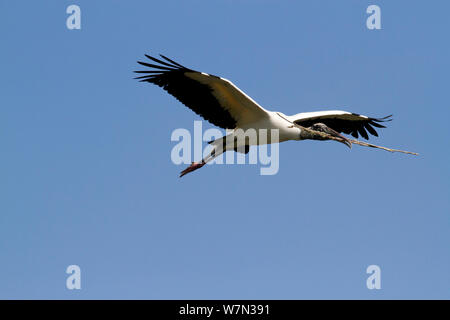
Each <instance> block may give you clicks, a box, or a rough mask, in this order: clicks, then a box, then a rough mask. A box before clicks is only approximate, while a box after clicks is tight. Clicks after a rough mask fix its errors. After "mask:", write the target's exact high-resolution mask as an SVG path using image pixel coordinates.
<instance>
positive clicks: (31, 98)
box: [0, 0, 450, 299]
mask: <svg viewBox="0 0 450 320" xmlns="http://www.w3.org/2000/svg"><path fill="white" fill-rule="evenodd" d="M70 4H77V5H79V6H80V7H81V11H82V25H81V30H68V29H67V28H66V18H67V17H68V15H67V14H66V8H67V6H69V5H70ZM370 4H377V5H379V6H380V8H381V13H382V17H381V19H382V21H381V23H382V30H368V29H367V28H366V18H367V17H368V14H366V8H367V6H368V5H370ZM449 11H450V3H449V2H448V1H443V0H442V1H437V0H436V1H431V2H427V1H380V0H374V1H361V0H351V1H313V0H311V1H253V0H246V1H243V0H242V1H237V0H236V1H231V0H229V1H158V2H157V1H87V0H84V1H81V0H72V1H1V2H0V34H1V42H2V45H1V50H0V59H1V65H2V67H1V72H0V88H1V95H0V105H1V109H0V143H1V149H2V152H1V160H0V163H1V166H0V176H1V180H2V183H1V184H0V188H1V189H0V211H1V213H0V298H27V299H28V298H32V299H34V298H41V299H52V298H58V299H78V298H85V299H93V298H100V299H103V298H105V299H108V298H125V299H131V298H136V299H171V298H177V299H185V298H186V299H188V298H189V299H197V298H199V299H227V298H235V299H240V298H255V299H304V298H325V299H331V298H339V299H348V298H354V299H381V298H383V299H399V298H413V299H416V298H446V299H449V298H450V273H449V270H450V247H449V246H450V232H449V231H450V217H449V214H450V204H449V191H450V183H449V181H450V179H449V178H450V176H449V155H450V153H449V149H448V139H449V134H450V129H449V125H448V121H449V117H450V112H449V110H450V108H449V102H448V91H449V90H448V89H449V88H448V77H449V71H450V70H449V60H448V57H449V56H450V55H449V54H450V52H449V51H450V50H449V49H450V44H449V41H448V31H449V24H448V13H449ZM146 53H147V54H154V55H156V54H159V53H162V54H165V55H167V56H169V57H171V58H173V59H175V60H176V61H178V62H180V63H182V64H185V65H186V66H188V67H191V68H194V69H197V70H200V71H204V72H208V73H212V74H216V75H220V76H223V77H226V78H228V79H230V80H232V81H233V82H234V83H235V84H237V85H238V86H239V87H240V88H241V89H242V90H244V91H245V92H246V93H247V94H249V95H250V96H251V97H253V98H254V99H255V100H256V101H258V102H259V103H260V104H261V105H263V106H264V107H266V108H267V109H270V110H279V111H282V112H284V113H285V114H294V113H297V112H302V111H314V110H326V109H344V110H349V111H352V112H357V113H362V114H366V115H369V116H378V117H379V116H384V115H388V114H391V113H393V114H394V121H392V122H391V123H389V127H388V128H387V129H384V130H381V131H380V137H379V138H375V139H371V140H370V141H371V142H374V143H376V144H380V145H384V146H388V147H396V148H400V149H406V150H411V151H417V152H419V153H420V156H419V157H415V156H409V155H403V154H390V153H388V152H385V151H382V150H375V149H369V148H364V147H359V146H354V148H353V149H352V150H351V151H350V150H349V149H348V148H346V147H345V146H343V145H342V144H339V143H335V142H308V141H305V142H287V143H283V144H281V145H280V153H281V155H280V157H281V159H280V171H279V173H278V174H277V175H274V176H261V175H260V174H259V166H257V165H239V166H237V165H228V166H226V165H221V166H219V165H217V166H208V167H205V168H203V169H201V170H199V171H197V172H195V173H192V174H189V175H188V176H186V177H184V178H182V179H179V178H178V173H179V171H181V170H182V169H184V168H185V166H184V165H181V166H176V165H174V164H173V163H172V162H171V160H170V151H171V149H172V147H173V146H174V145H175V143H174V142H171V141H170V135H171V133H172V131H173V130H174V129H176V128H187V129H191V128H192V127H193V121H194V120H199V119H200V118H199V117H198V116H196V115H195V114H194V113H192V112H191V111H190V110H189V109H187V108H185V107H183V106H182V105H181V104H180V103H179V102H177V101H176V100H175V99H174V98H173V97H171V96H169V95H168V94H166V93H165V92H164V91H163V90H161V89H160V88H157V87H156V86H151V85H149V84H142V83H138V82H137V81H136V80H133V79H132V78H133V76H134V75H133V73H132V71H133V70H136V69H138V67H137V64H136V60H138V59H141V58H142V57H143V55H144V54H146ZM204 126H205V127H211V126H210V125H207V124H206V123H205V124H204ZM71 264H76V265H79V266H80V267H81V271H82V289H81V290H79V291H76V290H72V291H71V290H68V289H66V286H65V283H66V278H67V276H68V275H67V274H66V273H65V270H66V268H67V266H69V265H71ZM372 264H376V265H379V266H380V267H381V272H382V280H381V285H382V289H381V290H368V289H367V288H366V278H367V277H368V275H367V274H366V268H367V266H369V265H372Z"/></svg>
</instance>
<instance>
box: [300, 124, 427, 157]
mask: <svg viewBox="0 0 450 320" xmlns="http://www.w3.org/2000/svg"><path fill="white" fill-rule="evenodd" d="M292 124H293V125H294V126H296V127H298V128H300V129H301V130H305V131H306V132H309V133H311V134H315V135H319V136H321V137H323V138H324V139H329V140H335V141H339V142H342V140H343V139H342V138H339V137H335V136H332V135H330V134H328V133H325V132H320V131H316V130H312V129H310V128H306V127H302V126H300V125H298V124H296V123H292ZM347 140H348V141H349V142H350V143H352V144H358V145H360V146H364V147H370V148H377V149H382V150H386V151H389V152H401V153H406V154H412V155H415V156H418V155H419V154H418V153H416V152H411V151H404V150H398V149H391V148H386V147H382V146H377V145H374V144H371V143H367V142H362V141H358V140H353V139H347Z"/></svg>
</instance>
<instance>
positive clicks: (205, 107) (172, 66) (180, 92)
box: [135, 55, 236, 129]
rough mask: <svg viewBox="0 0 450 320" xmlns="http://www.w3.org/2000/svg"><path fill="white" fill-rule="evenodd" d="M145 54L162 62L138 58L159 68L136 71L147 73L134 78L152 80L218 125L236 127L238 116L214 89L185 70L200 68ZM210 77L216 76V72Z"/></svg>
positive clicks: (145, 64) (152, 66)
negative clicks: (218, 98)
mask: <svg viewBox="0 0 450 320" xmlns="http://www.w3.org/2000/svg"><path fill="white" fill-rule="evenodd" d="M145 56H146V57H147V58H148V59H150V60H152V61H153V62H156V63H159V65H156V64H152V63H147V62H142V61H138V63H139V64H140V65H143V66H145V67H149V68H153V69H157V70H144V71H135V73H141V74H142V73H144V74H145V73H146V74H147V75H144V76H140V77H136V78H135V79H140V81H141V82H149V83H153V84H156V85H157V86H159V87H161V88H163V89H164V90H166V91H167V92H168V93H169V94H171V95H172V96H174V97H175V98H176V99H177V100H178V101H180V102H181V103H183V104H184V105H185V106H187V107H188V108H190V109H191V110H192V111H194V112H195V113H196V114H198V115H200V116H201V117H203V118H204V119H205V120H207V121H209V122H211V123H212V124H214V125H216V126H218V127H221V128H224V129H233V128H235V127H236V119H234V118H233V117H232V116H231V114H230V113H229V112H228V111H227V110H226V109H224V108H223V107H222V106H221V104H220V102H219V101H218V100H217V99H216V97H215V96H214V95H213V94H212V88H211V87H209V86H208V85H205V84H202V83H200V82H198V81H196V80H194V79H191V78H189V77H187V76H186V75H185V73H186V72H198V71H195V70H192V69H189V68H186V67H184V66H182V65H181V64H179V63H177V62H175V61H173V60H171V59H169V58H167V57H165V56H163V55H161V57H162V58H163V59H165V60H166V61H168V62H164V61H162V60H160V59H157V58H154V57H151V56H148V55H145ZM210 76H211V77H215V76H213V75H210Z"/></svg>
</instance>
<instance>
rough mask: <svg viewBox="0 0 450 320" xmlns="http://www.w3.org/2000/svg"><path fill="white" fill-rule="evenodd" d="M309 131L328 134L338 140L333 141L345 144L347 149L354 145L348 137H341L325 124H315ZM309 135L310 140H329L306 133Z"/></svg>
mask: <svg viewBox="0 0 450 320" xmlns="http://www.w3.org/2000/svg"><path fill="white" fill-rule="evenodd" d="M308 129H311V130H314V131H319V132H323V133H326V134H329V135H330V136H332V137H334V138H336V139H333V140H336V141H339V142H341V143H343V144H345V145H346V146H347V147H349V148H350V149H351V148H352V143H351V141H350V140H349V139H347V138H346V137H344V136H343V135H341V134H340V133H339V132H337V131H335V130H333V129H331V128H330V127H327V126H326V125H325V124H323V123H315V124H313V125H312V126H311V127H309V128H308ZM305 134H308V135H309V137H308V138H309V139H313V140H329V139H328V138H326V137H323V136H321V135H319V134H314V133H312V134H311V133H310V132H308V133H305Z"/></svg>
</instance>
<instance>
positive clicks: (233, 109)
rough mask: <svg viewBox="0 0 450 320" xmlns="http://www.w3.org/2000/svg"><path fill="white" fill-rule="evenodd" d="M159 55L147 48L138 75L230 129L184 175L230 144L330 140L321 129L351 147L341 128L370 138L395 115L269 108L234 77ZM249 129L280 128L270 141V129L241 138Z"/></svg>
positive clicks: (236, 147) (243, 148)
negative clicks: (286, 111)
mask: <svg viewBox="0 0 450 320" xmlns="http://www.w3.org/2000/svg"><path fill="white" fill-rule="evenodd" d="M159 56H160V58H155V57H152V56H150V55H147V54H145V57H146V58H147V59H148V60H145V61H137V62H138V63H139V64H140V65H141V66H144V67H146V69H145V70H138V71H134V72H135V73H137V74H139V76H137V77H135V79H138V80H139V81H141V82H148V83H152V84H155V85H157V86H159V87H161V88H162V89H164V90H165V91H167V92H168V93H169V94H170V95H172V96H174V97H175V98H176V99H177V100H178V101H180V102H181V103H182V104H184V105H185V106H186V107H188V108H189V109H191V110H192V111H194V112H195V113H196V114H198V115H199V116H201V117H202V118H203V119H205V120H206V121H208V122H210V123H211V124H213V125H215V126H217V127H220V128H222V129H228V130H229V131H227V132H230V133H228V134H227V135H225V136H224V137H222V138H219V139H216V140H213V141H210V142H209V144H210V145H211V146H212V150H211V152H210V153H209V154H208V155H207V156H206V157H204V158H203V159H202V160H201V161H198V162H192V163H191V165H190V166H189V167H188V168H186V169H185V170H183V171H181V173H180V177H183V176H184V175H186V174H187V173H189V172H192V171H195V170H197V169H200V168H201V167H203V166H204V165H205V164H206V163H208V162H209V161H211V160H212V159H214V158H215V157H217V156H219V155H220V154H222V153H224V152H226V151H230V150H233V151H235V152H240V153H244V154H246V153H248V152H249V149H250V146H251V145H260V144H270V143H278V142H284V141H288V140H295V141H300V140H329V138H328V139H327V138H326V137H324V135H321V134H319V133H320V132H322V133H326V134H328V135H330V136H333V137H334V138H335V139H333V140H336V141H338V142H341V143H343V144H345V145H346V146H348V147H349V148H351V145H352V144H351V141H350V140H349V139H348V138H347V137H345V136H344V135H343V134H350V135H352V136H353V137H354V138H358V136H361V137H363V138H364V139H366V140H369V134H370V135H373V136H377V137H378V133H377V131H376V130H375V128H385V126H384V125H383V124H382V123H383V122H386V121H391V120H392V118H391V117H392V115H388V116H386V117H382V118H373V117H367V116H364V115H361V114H357V113H353V112H348V111H342V110H326V111H314V112H301V113H297V114H294V115H285V114H284V113H282V112H279V111H269V110H267V109H265V108H263V107H262V106H261V105H259V104H258V103H257V102H256V101H255V100H253V99H252V98H251V97H249V96H248V95H247V94H245V93H244V92H243V91H242V90H241V89H239V88H238V87H237V86H236V85H235V84H233V83H232V82H231V81H230V80H227V79H225V78H222V77H219V76H215V75H212V74H208V73H205V72H200V71H196V70H193V69H190V68H187V67H185V66H183V65H181V64H179V63H177V62H175V61H174V60H172V59H169V58H167V57H166V56H164V55H162V54H160V55H159ZM374 127H375V128H374ZM302 128H303V129H302ZM304 128H308V129H310V130H306V129H304ZM249 129H253V130H256V131H261V130H262V129H264V130H267V132H269V131H270V130H277V131H278V139H276V141H272V140H271V136H269V135H268V134H267V137H266V139H262V138H261V137H260V136H257V137H256V139H248V137H244V139H242V132H244V133H245V132H246V130H249ZM342 133H343V134H342Z"/></svg>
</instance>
